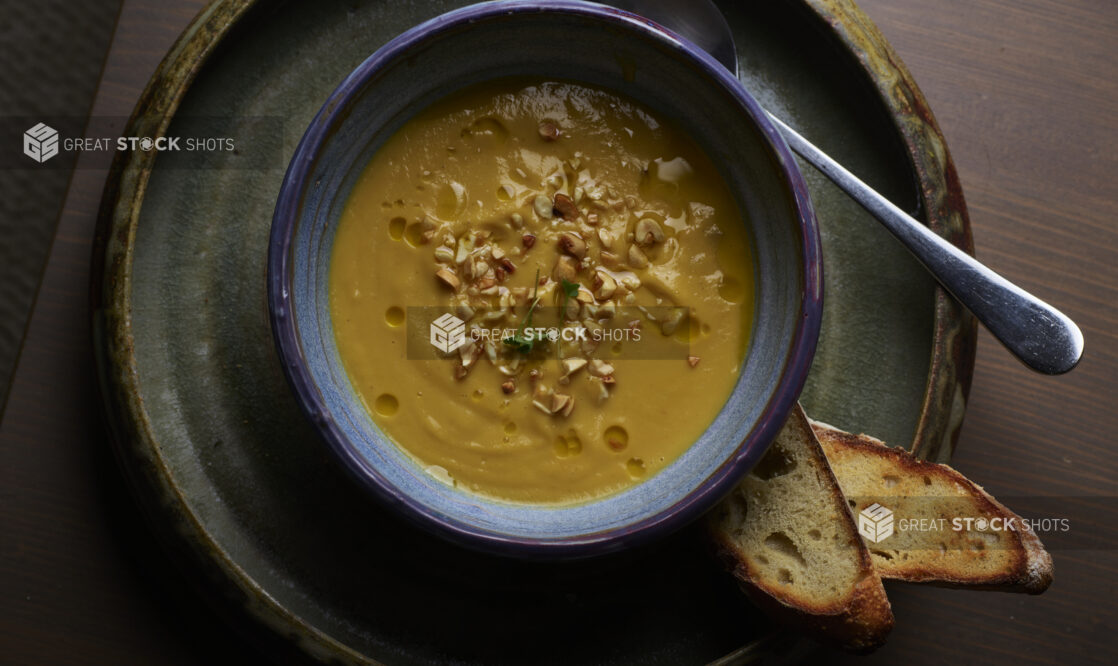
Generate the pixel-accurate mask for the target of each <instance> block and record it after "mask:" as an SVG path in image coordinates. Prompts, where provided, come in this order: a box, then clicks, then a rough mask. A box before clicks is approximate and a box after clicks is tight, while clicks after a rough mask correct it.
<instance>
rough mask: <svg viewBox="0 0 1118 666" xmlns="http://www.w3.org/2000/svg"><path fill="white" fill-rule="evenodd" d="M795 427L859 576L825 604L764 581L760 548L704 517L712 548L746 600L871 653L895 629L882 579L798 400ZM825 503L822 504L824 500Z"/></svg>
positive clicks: (803, 627)
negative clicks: (748, 546)
mask: <svg viewBox="0 0 1118 666" xmlns="http://www.w3.org/2000/svg"><path fill="white" fill-rule="evenodd" d="M788 428H793V429H796V430H797V432H798V434H797V435H796V436H798V437H803V438H804V443H805V445H806V448H807V450H808V453H809V456H810V459H811V465H812V467H813V469H814V472H815V473H816V474H817V475H818V477H819V478H821V479H822V480H823V482H824V486H825V487H826V488H827V489H828V492H827V497H825V498H817V501H818V502H819V503H820V506H821V507H822V508H825V509H827V512H828V513H831V512H833V513H835V514H836V515H837V516H839V521H840V522H841V523H842V525H841V531H842V533H843V534H844V537H845V538H844V541H845V542H846V543H845V544H844V546H849V552H850V553H851V556H852V557H853V558H855V560H856V566H857V571H858V572H859V576H858V578H857V581H856V583H855V584H854V585H853V586H852V588H851V589H850V590H849V592H848V593H847V594H846V595H844V596H843V597H842V598H841V599H840V600H838V601H835V602H833V603H825V602H821V601H819V600H816V599H813V598H810V597H808V596H807V595H805V594H796V592H797V590H795V589H794V588H792V587H791V586H788V585H781V584H779V583H778V582H776V581H774V580H767V579H766V578H765V577H764V576H763V575H762V572H761V571H760V570H759V568H758V567H757V566H756V558H757V557H758V556H759V555H760V553H754V552H749V551H748V550H747V549H746V548H743V546H742V544H740V543H738V541H737V540H735V539H734V537H733V535H732V534H731V532H730V530H729V529H727V525H725V524H722V523H720V521H718V520H716V519H715V518H714V516H715V515H717V514H718V512H717V511H715V512H712V516H711V518H710V519H709V520H708V521H707V526H708V531H709V532H710V534H711V536H712V541H713V543H714V544H715V549H716V552H717V553H718V555H719V557H720V559H721V560H722V562H723V564H724V565H725V566H726V568H727V569H728V570H729V571H730V572H731V573H732V574H733V576H734V577H735V578H736V579H737V581H738V584H739V586H740V587H741V588H742V590H743V591H744V592H745V594H746V595H747V596H748V597H749V598H750V600H751V601H752V602H753V603H754V604H755V605H756V606H758V607H759V608H761V609H762V610H763V611H765V612H766V613H768V614H769V615H770V616H772V617H774V618H776V619H777V620H778V621H781V622H783V623H785V624H788V625H791V626H795V627H797V628H799V629H801V630H802V631H804V632H805V633H807V634H809V635H811V636H812V637H814V638H816V639H818V640H819V641H820V642H824V643H829V644H833V645H838V646H839V647H842V648H843V649H846V650H849V651H851V652H858V653H865V652H870V651H872V650H874V649H876V648H877V647H879V646H880V645H882V644H883V643H884V642H885V639H886V637H887V636H888V634H889V632H890V631H891V630H892V628H893V612H892V608H891V606H890V604H889V599H888V597H887V596H886V595H885V588H884V587H883V586H882V583H881V578H880V577H879V576H878V574H877V572H876V571H875V569H874V566H873V561H872V560H871V558H870V554H869V552H868V551H867V550H866V548H865V545H864V544H863V543H862V540H861V537H859V536H858V531H857V527H856V525H855V523H854V518H853V515H852V514H851V513H850V509H849V507H848V506H847V504H846V500H845V499H844V498H843V496H842V493H841V491H840V490H839V485H838V481H837V480H836V479H835V475H834V474H833V473H832V471H831V469H830V467H829V466H828V464H827V459H826V456H825V455H824V454H823V450H822V448H821V447H820V445H819V443H818V442H817V441H816V438H815V436H814V434H813V433H812V430H811V427H810V422H809V421H808V419H807V416H806V415H805V414H804V413H803V410H802V409H801V408H800V407H799V406H798V405H797V407H796V408H795V410H794V411H793V413H792V414H791V415H790V416H789V421H788V423H786V424H785V429H788ZM824 504H825V505H827V506H826V507H823V505H824Z"/></svg>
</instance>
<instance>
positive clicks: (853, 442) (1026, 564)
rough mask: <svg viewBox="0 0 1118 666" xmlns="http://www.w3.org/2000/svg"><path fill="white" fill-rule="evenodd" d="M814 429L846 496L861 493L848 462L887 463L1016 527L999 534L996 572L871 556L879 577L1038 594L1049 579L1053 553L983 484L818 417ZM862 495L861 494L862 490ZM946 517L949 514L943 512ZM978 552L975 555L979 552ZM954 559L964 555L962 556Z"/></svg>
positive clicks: (883, 498) (886, 495)
mask: <svg viewBox="0 0 1118 666" xmlns="http://www.w3.org/2000/svg"><path fill="white" fill-rule="evenodd" d="M812 428H813V429H814V430H815V434H816V436H817V438H818V439H819V441H820V444H821V445H822V447H823V451H824V452H825V453H826V455H827V457H828V459H829V460H830V462H831V467H832V469H833V470H834V472H835V475H836V477H837V478H838V481H839V485H840V487H842V488H843V490H844V492H846V493H847V495H848V496H855V495H858V494H859V493H858V492H857V491H854V490H852V488H851V486H852V482H851V479H850V478H849V476H850V475H849V468H848V467H847V465H862V466H865V465H868V464H871V462H870V461H875V463H874V464H878V465H886V466H888V467H889V468H890V469H891V470H893V471H894V472H895V473H896V474H897V475H898V476H899V477H901V479H902V481H901V483H902V484H905V483H908V482H910V481H911V482H913V483H915V482H914V481H912V480H914V479H920V483H921V484H924V485H927V486H931V485H933V484H936V483H937V482H938V483H939V484H941V487H949V488H952V489H954V490H955V491H956V493H955V495H954V496H953V497H952V498H951V499H955V500H964V501H966V502H968V503H969V504H970V505H971V506H972V507H973V510H974V514H975V515H982V516H997V517H1001V518H1003V519H1005V520H1010V519H1013V520H1014V521H1015V524H1016V525H1019V526H1020V529H1017V530H1016V531H1007V532H1002V533H1001V535H1002V536H1003V537H1004V538H1005V540H1006V542H1007V543H1008V547H1007V548H1006V547H1004V546H1003V548H1004V552H1005V555H1006V557H1005V558H1004V560H1005V562H1004V563H1003V564H1002V565H1001V566H1000V568H999V570H998V571H996V572H989V571H980V570H978V569H977V568H975V567H968V566H966V562H965V561H964V562H959V561H951V562H949V561H946V560H942V561H939V562H933V561H930V558H924V559H921V558H910V559H908V560H904V561H897V560H889V561H886V560H883V559H882V558H880V557H878V556H876V555H875V556H874V565H875V567H876V568H877V570H878V572H879V573H880V574H881V576H882V578H885V579H889V580H902V581H907V582H915V583H928V584H932V585H940V586H945V587H965V588H970V589H989V590H1002V591H1012V592H1026V593H1029V594H1040V593H1041V592H1043V591H1044V590H1046V589H1047V588H1048V586H1049V585H1050V584H1051V583H1052V578H1053V566H1052V557H1051V555H1049V554H1048V552H1047V551H1046V550H1045V549H1044V545H1043V544H1042V543H1041V541H1040V538H1039V537H1037V535H1036V533H1035V532H1034V531H1033V530H1032V529H1031V528H1030V527H1029V525H1028V523H1027V522H1024V521H1023V520H1022V519H1021V517H1020V516H1018V515H1017V514H1016V513H1014V512H1012V511H1010V510H1009V509H1008V508H1007V507H1006V506H1005V505H1003V504H1002V503H1001V502H998V501H997V500H996V499H994V497H993V496H991V495H990V494H989V493H987V492H986V491H985V490H984V489H983V488H982V487H981V486H979V485H978V484H976V483H974V482H973V481H971V480H970V479H968V478H966V477H965V476H963V475H962V474H960V473H959V472H958V471H956V470H955V469H953V468H951V467H950V466H948V465H943V464H938V463H932V462H927V461H924V460H918V459H917V458H914V457H913V456H912V455H911V454H909V453H908V452H907V451H904V450H903V449H898V448H894V447H890V446H887V445H886V444H885V443H884V442H882V441H881V440H878V439H875V438H873V437H870V436H868V435H864V434H862V435H854V434H851V433H848V432H845V431H842V430H840V429H838V428H835V427H834V426H830V425H827V424H825V423H821V422H818V421H813V422H812ZM925 479H928V481H925ZM863 494H864V493H863ZM880 501H881V503H882V504H885V505H888V504H889V493H886V492H882V493H881V495H880ZM944 517H946V518H950V516H944ZM980 555H981V554H980V553H976V554H975V557H978V556H980ZM955 559H956V560H960V559H965V558H962V557H959V558H955Z"/></svg>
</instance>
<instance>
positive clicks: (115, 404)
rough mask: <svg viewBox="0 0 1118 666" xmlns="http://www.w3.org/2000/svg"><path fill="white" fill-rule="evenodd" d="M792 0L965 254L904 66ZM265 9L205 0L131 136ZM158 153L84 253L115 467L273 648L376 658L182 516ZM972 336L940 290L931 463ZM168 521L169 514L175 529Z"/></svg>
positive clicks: (919, 101) (830, 16)
mask: <svg viewBox="0 0 1118 666" xmlns="http://www.w3.org/2000/svg"><path fill="white" fill-rule="evenodd" d="M798 1H799V2H800V3H801V4H802V6H803V7H804V8H806V9H807V10H809V11H808V12H807V13H809V14H811V15H812V17H813V18H814V19H816V20H818V21H820V22H822V25H823V26H825V27H826V28H827V29H829V30H830V31H831V32H832V33H833V34H834V35H835V37H836V38H837V39H838V40H839V43H840V45H841V46H842V47H843V48H845V49H846V50H847V51H848V52H849V53H850V54H851V55H854V56H856V57H857V60H858V62H859V64H860V65H861V67H862V70H863V72H864V73H865V75H866V76H867V78H868V80H869V82H870V83H872V85H873V87H874V91H875V92H876V95H877V97H878V99H879V101H880V102H881V103H882V104H883V106H884V108H885V109H886V110H887V111H888V115H889V117H890V120H891V122H892V123H893V126H894V130H896V132H897V133H898V135H899V138H900V139H901V143H902V144H903V146H904V148H905V153H906V158H907V160H908V163H909V166H910V168H911V169H912V171H913V172H914V175H915V177H916V192H917V195H918V197H919V200H920V204H921V209H922V211H923V212H924V215H925V217H926V219H927V222H928V225H929V226H930V227H931V228H932V229H933V230H934V231H936V232H937V233H939V234H940V235H942V236H944V237H946V238H947V239H948V240H949V241H951V242H952V243H954V244H955V245H957V246H959V247H960V248H962V249H963V250H965V251H966V252H967V253H968V254H971V255H973V254H974V246H973V239H972V236H971V227H970V221H969V217H968V215H967V210H966V205H965V202H964V199H963V193H962V188H961V185H960V182H959V178H958V173H957V171H956V170H955V167H954V163H953V162H952V160H951V156H950V153H949V152H948V150H947V146H946V142H945V140H944V138H943V134H942V132H941V130H940V128H939V126H938V124H937V123H936V120H935V118H934V116H933V114H932V111H931V109H930V107H929V105H928V103H927V100H926V99H925V97H924V95H923V93H922V92H921V91H920V89H919V88H918V87H917V85H916V83H915V81H914V80H913V78H912V75H911V74H910V73H909V71H908V69H907V68H906V67H905V65H904V64H903V62H901V60H900V58H899V57H898V56H897V54H896V53H895V52H894V51H893V49H892V47H891V46H890V45H889V43H888V42H887V41H886V40H885V38H884V36H883V35H882V34H881V33H880V31H879V30H878V29H877V27H876V26H875V25H874V24H873V22H872V21H871V20H870V19H869V17H868V16H866V15H865V14H864V13H863V12H862V10H861V9H860V8H858V7H857V5H856V4H855V3H854V1H853V0H798ZM265 4H267V3H266V2H262V0H212V1H211V2H210V4H209V5H207V6H206V7H205V8H203V9H202V10H201V11H200V12H199V13H198V15H197V16H196V17H195V18H194V19H193V20H192V21H191V23H190V24H189V25H188V26H187V28H186V29H185V30H184V31H183V33H182V34H181V35H180V36H179V38H178V39H177V40H176V41H175V43H174V45H173V46H172V47H171V49H170V51H169V52H168V53H167V55H166V56H165V57H164V58H163V60H162V61H161V62H160V64H159V66H158V67H157V68H156V70H155V72H154V73H153V74H152V77H151V79H150V80H149V81H148V84H147V85H146V86H145V88H144V91H143V93H141V95H140V97H139V99H138V101H137V103H136V106H135V107H134V109H133V111H132V114H131V116H130V117H129V120H128V123H127V125H126V129H125V132H126V133H128V134H130V135H135V136H158V135H160V134H162V133H163V132H164V131H165V130H166V129H167V127H168V125H169V124H170V122H171V120H172V118H173V117H174V114H175V112H176V110H177V109H178V106H179V103H180V102H181V100H182V99H183V97H184V96H185V95H186V94H187V93H188V91H189V89H190V87H191V85H192V84H193V82H194V79H195V77H196V75H197V74H198V72H199V71H200V70H201V69H202V65H203V64H204V63H205V62H206V60H208V58H209V57H210V55H211V54H212V53H213V52H214V51H215V50H216V49H217V48H218V46H219V45H220V44H221V43H222V40H223V38H224V37H225V36H226V35H227V34H228V33H229V32H230V31H231V30H232V29H233V28H234V27H235V26H236V25H237V24H238V23H239V22H240V21H242V20H243V19H245V17H246V16H248V15H249V14H250V13H251V10H253V9H254V8H256V7H258V6H261V5H265ZM154 158H155V156H154V153H153V152H145V151H136V152H134V153H117V155H116V156H115V157H114V159H113V162H112V166H111V167H110V170H109V173H108V176H107V178H106V182H105V187H104V189H103V192H102V198H101V203H100V207H99V210H98V216H97V223H96V230H95V233H94V242H93V248H92V261H91V270H90V317H91V320H90V324H91V334H92V336H91V343H92V348H93V355H94V358H95V362H96V368H97V374H98V380H99V384H98V388H99V391H98V392H99V394H100V399H101V402H102V407H103V413H104V414H105V416H106V422H107V425H108V429H109V432H110V436H111V440H112V444H113V450H114V454H115V456H116V459H117V462H118V465H119V467H120V468H121V470H122V472H123V473H124V475H125V478H126V480H127V482H128V484H129V486H130V487H131V490H132V492H133V493H134V494H135V496H136V497H137V498H138V499H139V498H144V497H148V498H150V497H156V498H158V500H159V501H156V502H143V501H141V502H138V503H139V504H140V505H141V507H142V510H143V511H144V513H145V515H146V517H147V518H148V522H149V524H150V526H151V527H152V529H153V531H155V532H156V534H157V536H159V537H160V539H161V541H163V543H164V546H166V547H167V550H168V554H169V556H171V557H172V559H175V558H176V555H177V556H179V557H185V556H187V555H190V556H192V557H190V559H191V560H193V565H194V567H197V566H200V567H201V571H202V572H203V573H204V575H205V577H206V578H207V579H208V581H209V582H211V583H213V584H214V586H216V587H215V589H217V590H219V591H220V593H221V596H222V597H224V599H225V601H227V602H232V603H234V604H237V605H238V606H241V607H243V610H244V612H245V614H247V616H248V618H247V619H251V620H252V621H253V622H254V623H255V624H258V625H260V626H262V627H263V628H264V629H266V630H267V632H269V633H270V634H271V635H272V636H271V638H272V639H275V640H276V645H280V644H282V645H283V646H285V647H286V648H289V649H290V648H296V649H298V650H299V651H301V652H303V653H305V654H307V655H309V656H311V657H312V658H315V659H317V660H321V661H327V660H330V661H338V660H344V661H345V662H348V663H377V662H376V661H375V660H374V659H372V658H371V657H369V656H368V655H365V654H362V653H361V652H359V651H357V650H356V649H354V648H352V647H349V646H348V645H345V644H344V643H342V642H341V641H339V640H338V639H336V638H333V637H332V636H330V635H328V634H327V633H326V632H324V631H322V630H321V629H319V628H317V627H314V626H311V625H310V624H307V623H304V622H302V621H301V618H299V617H298V616H297V615H295V614H294V613H292V612H291V611H290V610H288V609H287V608H285V607H284V606H283V605H282V604H280V603H279V602H278V601H277V600H275V599H274V598H273V597H271V596H270V595H269V594H268V592H267V591H266V590H264V589H263V588H262V587H261V586H260V585H259V584H258V583H257V582H256V581H255V580H254V579H253V578H252V577H251V576H249V575H248V573H247V572H246V571H245V570H244V569H242V568H241V567H240V566H239V565H238V564H237V563H236V562H235V561H233V559H232V558H231V557H230V556H229V554H228V553H226V552H225V551H224V550H223V549H222V548H221V547H220V546H219V545H218V544H217V542H216V541H215V540H214V538H213V537H212V536H211V535H210V533H209V532H208V531H207V530H206V529H205V527H204V526H203V524H202V523H201V521H200V520H199V519H198V517H197V516H196V515H195V514H194V512H193V511H191V509H190V507H189V503H188V501H187V500H188V498H187V494H186V493H185V492H184V491H183V490H182V488H180V487H179V486H178V484H177V483H176V482H175V480H174V478H173V475H172V474H171V472H170V470H169V469H168V468H167V467H166V466H165V465H164V461H163V459H162V458H161V456H160V455H159V448H160V447H159V443H158V441H157V440H156V438H155V436H154V433H153V431H152V424H151V422H150V421H149V419H148V415H147V412H146V410H145V408H144V404H143V399H142V398H141V397H139V396H140V391H139V386H140V382H139V376H138V372H137V362H136V357H135V354H134V339H133V336H132V333H131V300H130V297H131V291H132V290H131V279H132V272H131V269H132V258H133V256H132V251H133V249H134V243H135V235H136V228H137V226H138V224H139V218H140V212H141V209H142V203H143V198H144V195H145V192H146V187H147V183H148V180H149V178H150V176H151V171H152V167H153V163H154ZM976 340H977V323H976V321H975V319H974V317H973V316H972V315H970V313H969V312H967V311H966V310H965V309H963V308H962V306H961V305H959V304H958V303H956V302H955V301H954V300H952V299H951V298H950V297H949V296H947V294H946V293H945V292H944V291H943V289H942V288H940V287H938V286H937V287H936V296H935V304H934V314H933V335H932V346H931V356H930V358H929V366H928V376H927V381H926V384H925V389H924V396H923V400H922V405H921V413H920V416H919V418H918V421H917V426H916V430H915V434H914V437H913V442H912V443H911V445H910V446H909V447H908V448H909V450H911V451H912V452H913V453H914V454H916V455H917V456H919V457H921V458H925V459H929V460H934V461H940V462H942V461H946V460H949V459H950V456H951V453H952V452H953V450H954V447H955V443H956V442H957V439H958V435H959V429H960V427H961V425H962V420H963V413H964V411H965V407H966V400H967V396H968V394H969V389H970V383H971V379H972V376H973V369H974V356H975V348H976ZM168 517H170V518H171V519H172V520H171V521H170V524H168V521H167V520H166V518H168ZM184 546H185V548H184ZM193 570H194V571H197V569H193ZM219 610H220V609H219ZM234 619H240V618H234ZM273 647H275V646H273ZM738 652H740V650H737V651H735V652H734V653H731V655H729V656H732V655H733V654H737V653H738Z"/></svg>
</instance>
